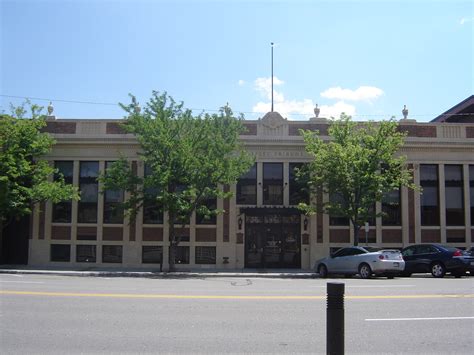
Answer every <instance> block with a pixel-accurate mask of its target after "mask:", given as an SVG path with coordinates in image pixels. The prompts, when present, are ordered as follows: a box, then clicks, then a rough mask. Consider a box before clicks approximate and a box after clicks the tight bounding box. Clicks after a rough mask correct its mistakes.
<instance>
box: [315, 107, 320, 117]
mask: <svg viewBox="0 0 474 355" xmlns="http://www.w3.org/2000/svg"><path fill="white" fill-rule="evenodd" d="M319 112H321V109H320V108H319V107H318V104H316V106H315V107H314V117H316V118H318V117H319Z"/></svg>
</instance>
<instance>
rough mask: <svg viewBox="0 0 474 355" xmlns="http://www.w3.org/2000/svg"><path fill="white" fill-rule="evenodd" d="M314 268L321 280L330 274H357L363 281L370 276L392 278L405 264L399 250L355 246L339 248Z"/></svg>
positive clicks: (319, 261)
mask: <svg viewBox="0 0 474 355" xmlns="http://www.w3.org/2000/svg"><path fill="white" fill-rule="evenodd" d="M315 267H316V271H317V272H318V273H319V276H320V277H323V278H326V277H328V275H330V274H340V275H346V276H352V275H356V274H359V275H360V277H361V278H363V279H368V278H370V277H372V275H377V276H379V275H384V276H387V277H388V278H393V277H394V276H396V275H398V274H400V273H401V272H402V271H403V270H404V268H405V262H404V261H403V258H402V254H401V253H400V251H399V250H391V249H380V248H374V247H360V246H357V247H348V248H341V249H339V250H338V251H337V252H335V253H334V254H332V255H331V256H329V257H327V258H324V259H321V260H318V261H317V262H316V265H315Z"/></svg>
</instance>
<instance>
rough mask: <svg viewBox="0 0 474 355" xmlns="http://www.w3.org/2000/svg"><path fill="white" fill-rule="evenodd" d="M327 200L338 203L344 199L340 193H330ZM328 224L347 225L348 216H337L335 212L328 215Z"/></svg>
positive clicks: (341, 202)
mask: <svg viewBox="0 0 474 355" xmlns="http://www.w3.org/2000/svg"><path fill="white" fill-rule="evenodd" d="M329 201H330V202H331V203H334V204H336V203H338V204H343V203H344V200H343V198H342V196H341V195H339V194H336V193H332V194H329ZM329 225H331V226H346V227H347V226H348V225H349V218H347V217H343V216H337V215H335V214H333V215H330V216H329Z"/></svg>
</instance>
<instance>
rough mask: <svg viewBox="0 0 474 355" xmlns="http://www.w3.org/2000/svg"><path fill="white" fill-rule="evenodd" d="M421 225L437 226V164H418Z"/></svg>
mask: <svg viewBox="0 0 474 355" xmlns="http://www.w3.org/2000/svg"><path fill="white" fill-rule="evenodd" d="M420 185H421V188H422V189H423V191H422V192H421V201H420V209H421V225H423V226H439V185H438V165H420Z"/></svg>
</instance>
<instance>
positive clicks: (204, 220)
mask: <svg viewBox="0 0 474 355" xmlns="http://www.w3.org/2000/svg"><path fill="white" fill-rule="evenodd" d="M203 205H204V206H206V207H207V208H208V209H209V210H210V211H213V210H215V209H216V208H217V200H216V199H215V198H210V199H207V200H206V201H205V202H204V203H203ZM216 221H217V218H216V215H215V214H212V215H210V216H206V215H205V214H202V213H199V212H196V224H216Z"/></svg>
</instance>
